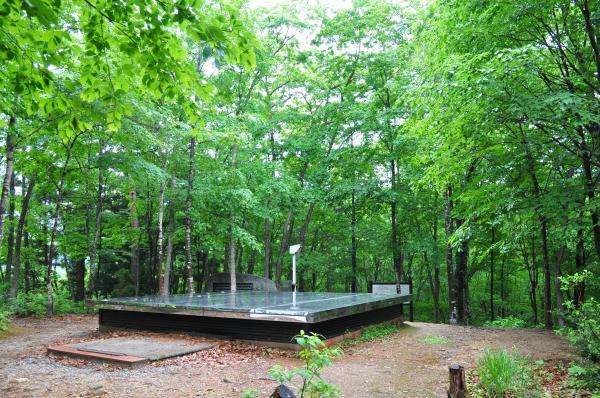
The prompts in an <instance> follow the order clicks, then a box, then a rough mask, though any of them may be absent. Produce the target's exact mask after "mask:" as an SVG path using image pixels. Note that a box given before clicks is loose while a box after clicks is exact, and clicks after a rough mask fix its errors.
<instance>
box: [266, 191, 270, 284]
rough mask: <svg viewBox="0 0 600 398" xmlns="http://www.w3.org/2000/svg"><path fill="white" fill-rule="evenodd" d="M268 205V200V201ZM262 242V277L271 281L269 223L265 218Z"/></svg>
mask: <svg viewBox="0 0 600 398" xmlns="http://www.w3.org/2000/svg"><path fill="white" fill-rule="evenodd" d="M269 204H270V200H269ZM264 230H265V231H264V241H265V262H264V276H265V278H268V279H271V221H270V220H269V218H268V217H265V226H264Z"/></svg>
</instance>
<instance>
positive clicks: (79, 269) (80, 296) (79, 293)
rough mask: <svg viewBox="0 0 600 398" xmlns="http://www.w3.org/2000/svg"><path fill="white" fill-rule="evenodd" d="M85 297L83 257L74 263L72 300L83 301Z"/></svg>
mask: <svg viewBox="0 0 600 398" xmlns="http://www.w3.org/2000/svg"><path fill="white" fill-rule="evenodd" d="M84 299H85V258H82V259H81V260H78V261H77V262H76V263H75V294H74V295H73V300H75V301H83V300H84Z"/></svg>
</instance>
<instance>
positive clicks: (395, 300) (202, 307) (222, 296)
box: [93, 292, 410, 323]
mask: <svg viewBox="0 0 600 398" xmlns="http://www.w3.org/2000/svg"><path fill="white" fill-rule="evenodd" d="M409 298H410V296H409V295H398V294H372V293H309V292H302V293H296V305H295V306H294V305H293V297H292V293H291V292H237V293H230V292H222V293H207V294H197V295H193V296H188V295H171V296H168V297H160V296H144V297H117V298H110V299H104V300H96V301H94V302H93V303H94V304H95V305H96V306H97V307H98V308H101V309H113V310H126V311H138V312H162V313H174V314H185V315H196V316H211V317H227V318H246V319H257V320H258V319H263V320H272V321H284V322H289V321H291V320H293V321H295V322H301V323H316V322H322V321H326V320H330V319H335V318H340V317H345V316H348V315H352V314H357V313H361V312H367V311H372V310H376V309H380V308H385V307H390V306H396V305H399V304H402V303H403V302H405V301H407V299H409Z"/></svg>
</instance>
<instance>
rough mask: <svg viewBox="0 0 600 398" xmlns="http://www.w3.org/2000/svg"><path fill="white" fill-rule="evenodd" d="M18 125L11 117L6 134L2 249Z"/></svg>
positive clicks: (0, 226)
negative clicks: (15, 130)
mask: <svg viewBox="0 0 600 398" xmlns="http://www.w3.org/2000/svg"><path fill="white" fill-rule="evenodd" d="M15 124H16V118H15V116H14V115H11V117H10V120H9V122H8V131H7V134H6V170H5V174H4V182H3V183H2V195H1V196H0V247H1V246H2V239H3V238H4V221H5V219H6V203H7V201H8V193H9V191H10V184H11V180H12V176H13V165H14V161H13V156H14V152H15V146H14V143H13V129H14V127H15Z"/></svg>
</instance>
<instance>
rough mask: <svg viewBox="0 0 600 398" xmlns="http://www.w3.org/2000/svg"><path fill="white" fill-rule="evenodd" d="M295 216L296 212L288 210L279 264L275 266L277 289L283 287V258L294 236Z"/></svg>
mask: <svg viewBox="0 0 600 398" xmlns="http://www.w3.org/2000/svg"><path fill="white" fill-rule="evenodd" d="M293 216H294V212H293V211H292V210H288V213H287V217H286V219H285V222H284V223H283V228H282V229H281V231H282V237H281V246H280V247H279V255H278V256H277V263H276V264H275V285H276V286H277V288H279V287H280V286H281V273H282V270H283V257H284V255H285V252H286V250H287V248H288V247H289V245H290V239H291V236H292V230H293V228H294V226H293Z"/></svg>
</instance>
